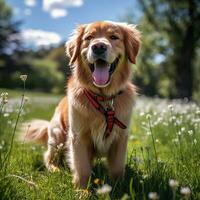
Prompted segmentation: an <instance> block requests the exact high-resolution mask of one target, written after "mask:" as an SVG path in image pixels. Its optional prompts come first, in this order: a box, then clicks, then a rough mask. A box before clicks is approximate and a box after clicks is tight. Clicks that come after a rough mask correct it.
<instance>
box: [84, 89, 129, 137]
mask: <svg viewBox="0 0 200 200" xmlns="http://www.w3.org/2000/svg"><path fill="white" fill-rule="evenodd" d="M84 94H85V95H86V97H87V98H88V100H89V102H90V103H91V104H92V106H93V107H94V108H96V109H97V110H98V111H99V112H101V113H102V114H103V115H104V116H105V119H106V123H107V126H106V130H105V134H104V137H105V138H107V137H108V136H109V135H110V134H111V132H112V129H113V126H114V124H116V125H117V126H119V127H120V128H122V129H126V128H127V127H126V125H124V124H123V123H122V122H121V121H119V120H118V119H117V118H116V117H115V111H114V109H113V107H112V106H110V105H108V107H107V108H106V109H105V108H104V107H103V106H102V105H101V104H100V103H99V101H102V102H109V101H113V99H114V98H115V97H116V96H110V97H104V96H100V95H96V94H94V93H93V92H91V91H88V90H84ZM119 94H121V92H119V93H118V95H119Z"/></svg>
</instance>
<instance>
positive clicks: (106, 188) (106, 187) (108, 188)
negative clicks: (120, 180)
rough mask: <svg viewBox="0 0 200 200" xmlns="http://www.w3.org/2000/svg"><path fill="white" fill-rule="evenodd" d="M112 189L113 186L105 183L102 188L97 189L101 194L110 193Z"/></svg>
mask: <svg viewBox="0 0 200 200" xmlns="http://www.w3.org/2000/svg"><path fill="white" fill-rule="evenodd" d="M111 190H112V187H111V186H110V185H108V184H105V185H103V186H102V187H101V188H99V189H97V194H101V195H105V194H109V193H110V192H111Z"/></svg>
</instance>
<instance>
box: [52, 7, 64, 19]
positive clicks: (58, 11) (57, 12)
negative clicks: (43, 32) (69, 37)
mask: <svg viewBox="0 0 200 200" xmlns="http://www.w3.org/2000/svg"><path fill="white" fill-rule="evenodd" d="M50 14H51V16H52V17H53V18H59V17H65V16H66V15H67V11H66V10H65V9H60V8H56V9H53V10H51V11H50Z"/></svg>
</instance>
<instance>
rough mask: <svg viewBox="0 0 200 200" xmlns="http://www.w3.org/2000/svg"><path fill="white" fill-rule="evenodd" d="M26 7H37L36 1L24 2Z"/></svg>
mask: <svg viewBox="0 0 200 200" xmlns="http://www.w3.org/2000/svg"><path fill="white" fill-rule="evenodd" d="M24 3H25V5H26V6H29V7H34V6H35V5H36V0H24Z"/></svg>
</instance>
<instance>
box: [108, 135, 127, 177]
mask: <svg viewBox="0 0 200 200" xmlns="http://www.w3.org/2000/svg"><path fill="white" fill-rule="evenodd" d="M119 134H120V136H119V138H117V140H115V141H114V143H113V144H112V145H111V148H110V150H109V154H108V168H109V175H110V177H111V179H117V178H122V177H123V175H124V170H125V158H126V149H127V141H128V134H127V132H125V131H121V132H120V133H119Z"/></svg>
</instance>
